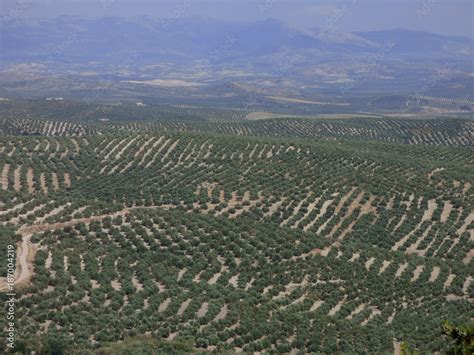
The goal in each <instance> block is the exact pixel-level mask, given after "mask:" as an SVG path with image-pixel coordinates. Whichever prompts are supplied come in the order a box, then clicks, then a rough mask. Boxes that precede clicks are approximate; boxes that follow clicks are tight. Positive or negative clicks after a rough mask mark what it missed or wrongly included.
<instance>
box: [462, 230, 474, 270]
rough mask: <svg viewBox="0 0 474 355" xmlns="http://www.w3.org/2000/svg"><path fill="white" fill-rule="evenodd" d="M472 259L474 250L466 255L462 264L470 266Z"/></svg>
mask: <svg viewBox="0 0 474 355" xmlns="http://www.w3.org/2000/svg"><path fill="white" fill-rule="evenodd" d="M471 236H472V234H471ZM472 258H474V249H471V250H469V251H468V252H467V253H466V256H465V257H464V258H463V259H462V262H463V263H464V265H468V264H469V263H470V262H471V260H472Z"/></svg>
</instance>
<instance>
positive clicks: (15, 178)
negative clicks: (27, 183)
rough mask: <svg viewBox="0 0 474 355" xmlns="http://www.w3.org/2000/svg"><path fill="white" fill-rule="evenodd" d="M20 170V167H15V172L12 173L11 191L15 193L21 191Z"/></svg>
mask: <svg viewBox="0 0 474 355" xmlns="http://www.w3.org/2000/svg"><path fill="white" fill-rule="evenodd" d="M20 169H21V165H19V166H17V167H16V169H15V171H14V172H13V189H14V190H15V191H16V192H18V191H20V189H21V180H20V176H21V174H20Z"/></svg>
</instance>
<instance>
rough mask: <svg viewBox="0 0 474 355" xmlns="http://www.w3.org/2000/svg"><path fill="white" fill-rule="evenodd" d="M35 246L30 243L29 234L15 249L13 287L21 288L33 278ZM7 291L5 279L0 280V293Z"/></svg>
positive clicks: (24, 236)
mask: <svg viewBox="0 0 474 355" xmlns="http://www.w3.org/2000/svg"><path fill="white" fill-rule="evenodd" d="M36 251H37V246H36V245H34V244H32V243H31V234H28V235H23V238H22V240H21V242H20V243H19V244H18V248H17V254H16V255H17V260H16V270H15V287H16V289H18V288H21V287H23V286H25V285H27V284H28V282H29V281H30V279H31V277H32V276H33V269H34V267H33V260H34V258H35V255H36ZM5 291H8V285H7V283H6V279H5V278H3V277H2V278H0V292H5Z"/></svg>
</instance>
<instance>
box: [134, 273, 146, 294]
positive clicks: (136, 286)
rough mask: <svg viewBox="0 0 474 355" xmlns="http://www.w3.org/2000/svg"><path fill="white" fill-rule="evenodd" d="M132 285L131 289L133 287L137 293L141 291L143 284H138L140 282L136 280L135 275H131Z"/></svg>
mask: <svg viewBox="0 0 474 355" xmlns="http://www.w3.org/2000/svg"><path fill="white" fill-rule="evenodd" d="M132 284H133V287H135V290H137V291H138V292H140V291H141V290H143V288H144V287H143V284H142V283H141V282H140V280H139V279H138V278H137V275H135V274H133V277H132Z"/></svg>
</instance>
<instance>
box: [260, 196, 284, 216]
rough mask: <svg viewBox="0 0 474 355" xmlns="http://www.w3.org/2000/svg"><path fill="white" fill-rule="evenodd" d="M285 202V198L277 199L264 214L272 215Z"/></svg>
mask: <svg viewBox="0 0 474 355" xmlns="http://www.w3.org/2000/svg"><path fill="white" fill-rule="evenodd" d="M283 202H285V199H283V200H279V201H276V202H275V203H273V204H272V205H271V206H270V207H269V209H268V212H265V213H264V214H263V215H264V216H265V217H269V216H272V215H273V214H274V213H275V212H276V211H278V209H279V208H280V207H281V205H282V204H283Z"/></svg>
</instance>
